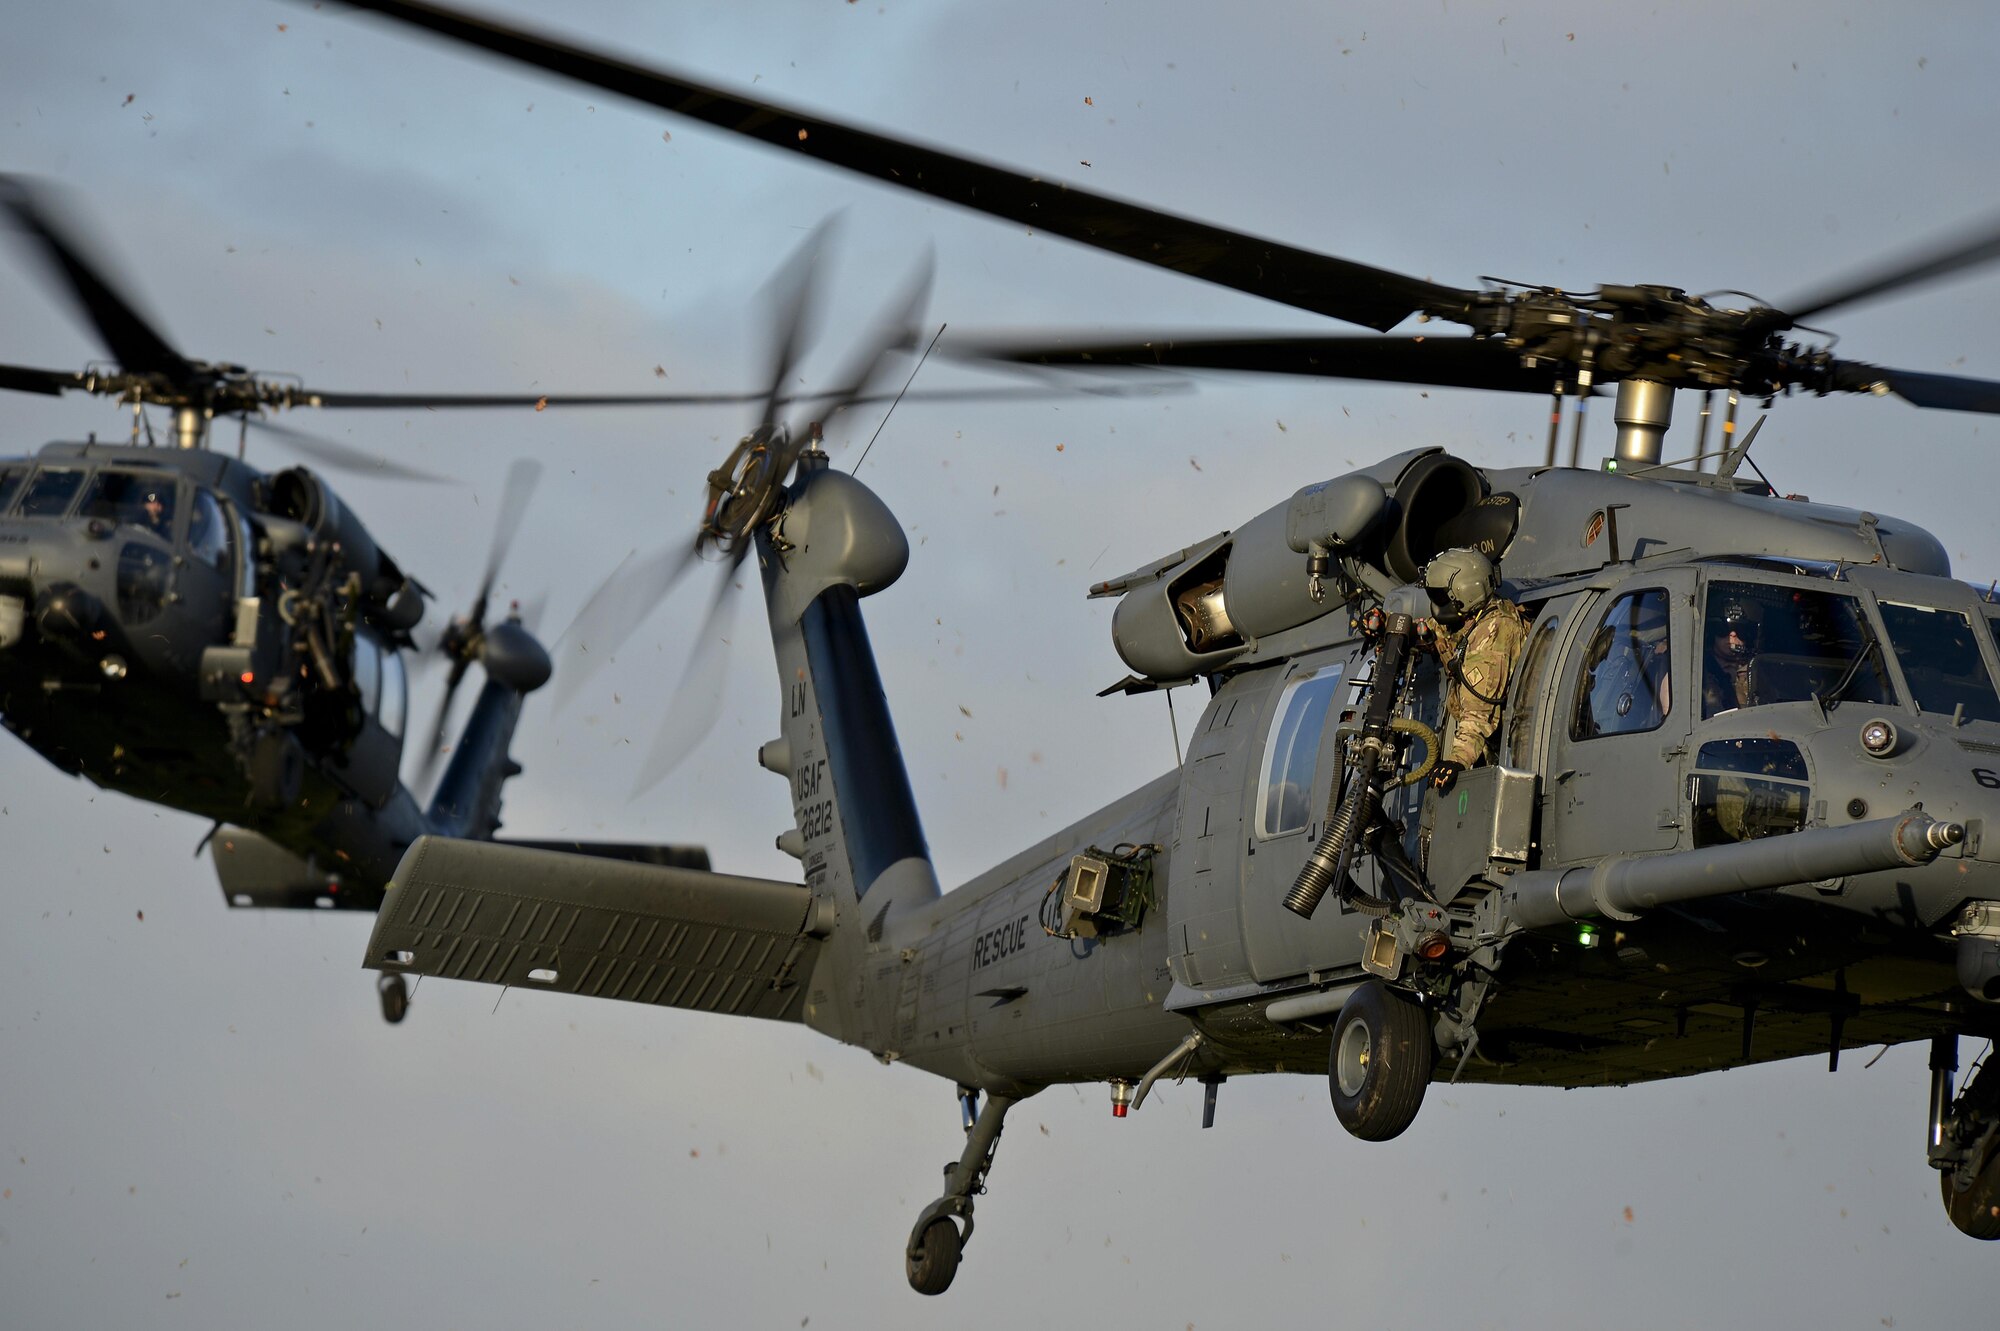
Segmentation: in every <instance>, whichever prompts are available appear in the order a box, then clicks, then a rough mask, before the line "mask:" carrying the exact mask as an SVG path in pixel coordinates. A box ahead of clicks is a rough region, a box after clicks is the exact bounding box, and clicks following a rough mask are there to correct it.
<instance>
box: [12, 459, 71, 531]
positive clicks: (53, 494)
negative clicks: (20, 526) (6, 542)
mask: <svg viewBox="0 0 2000 1331" xmlns="http://www.w3.org/2000/svg"><path fill="white" fill-rule="evenodd" d="M82 484H83V473H82V472H81V471H78V470H75V469H73V468H69V467H43V468H42V469H41V470H40V471H38V472H36V473H35V478H34V479H33V480H32V481H29V482H28V488H27V491H26V493H24V494H23V495H22V496H21V516H22V517H24V518H59V517H61V516H62V515H63V514H64V513H65V512H67V511H68V510H69V501H70V500H72V499H74V498H76V491H77V487H78V486H80V485H82Z"/></svg>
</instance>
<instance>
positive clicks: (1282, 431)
mask: <svg viewBox="0 0 2000 1331" xmlns="http://www.w3.org/2000/svg"><path fill="white" fill-rule="evenodd" d="M1278 433H1279V434H1290V433H1291V431H1290V430H1287V429H1286V428H1285V423H1284V422H1283V421H1279V422H1278Z"/></svg>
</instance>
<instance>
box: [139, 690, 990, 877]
mask: <svg viewBox="0 0 2000 1331" xmlns="http://www.w3.org/2000/svg"><path fill="white" fill-rule="evenodd" d="M958 714H959V715H960V716H962V717H965V718H966V719H967V720H970V719H971V718H972V709H971V708H970V707H967V706H966V705H965V704H964V703H960V704H959V705H958ZM109 849H110V848H109V847H106V850H107V851H108V850H109Z"/></svg>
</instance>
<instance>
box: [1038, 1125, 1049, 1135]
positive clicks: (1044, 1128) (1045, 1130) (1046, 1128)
mask: <svg viewBox="0 0 2000 1331" xmlns="http://www.w3.org/2000/svg"><path fill="white" fill-rule="evenodd" d="M1035 1126H1036V1127H1038V1128H1040V1129H1041V1130H1042V1135H1043V1136H1044V1137H1046V1136H1048V1135H1049V1125H1048V1124H1046V1123H1037V1124H1036V1125H1035Z"/></svg>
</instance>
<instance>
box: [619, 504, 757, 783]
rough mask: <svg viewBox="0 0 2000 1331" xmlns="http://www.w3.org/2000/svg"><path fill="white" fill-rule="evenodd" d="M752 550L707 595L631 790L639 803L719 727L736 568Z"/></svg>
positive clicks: (742, 549)
mask: <svg viewBox="0 0 2000 1331" xmlns="http://www.w3.org/2000/svg"><path fill="white" fill-rule="evenodd" d="M749 550H750V547H749V545H748V544H747V543H746V544H744V545H741V546H738V547H737V549H736V557H735V558H733V559H731V560H730V561H729V565H728V567H726V568H725V569H723V571H722V577H721V578H720V579H719V580H717V582H716V584H715V591H714V593H713V594H712V595H710V597H709V600H708V609H707V611H705V612H704V613H703V614H702V617H701V625H700V626H699V627H698V628H696V629H695V631H694V638H693V641H694V647H693V648H692V650H690V651H689V652H688V663H687V668H686V669H685V670H683V671H682V672H681V682H680V685H679V686H678V687H677V688H675V689H674V696H673V697H672V698H671V699H670V700H669V701H668V703H667V711H666V715H665V716H663V717H662V718H661V719H660V729H659V733H658V734H656V735H654V737H653V747H652V748H651V749H650V750H649V751H648V752H647V754H646V765H645V766H644V767H642V768H640V769H639V780H638V782H637V784H635V785H634V786H633V787H632V795H633V798H635V799H636V798H637V797H639V796H640V795H643V794H645V793H646V792H647V791H649V790H651V789H652V788H653V787H654V786H657V785H659V784H660V782H662V781H664V780H665V779H666V778H667V776H668V775H669V774H670V773H671V772H672V771H673V770H674V769H675V768H676V767H679V766H680V765H681V764H682V763H683V762H685V761H686V760H687V757H688V755H689V754H691V753H693V752H694V751H695V747H696V746H697V745H699V744H700V743H701V742H702V741H703V740H704V739H706V738H708V732H709V731H711V730H713V729H715V721H716V717H717V716H718V715H719V714H720V713H721V711H722V698H723V693H724V691H725V690H726V689H727V688H728V685H729V671H728V665H729V642H728V640H727V639H725V638H724V637H723V636H722V632H723V628H724V626H725V624H726V623H727V618H726V616H727V612H729V611H733V610H734V609H735V608H736V598H735V597H734V596H733V595H731V592H732V590H733V589H734V588H735V586H736V573H737V570H738V569H740V568H742V567H743V557H744V556H745V555H746V554H748V553H749Z"/></svg>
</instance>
